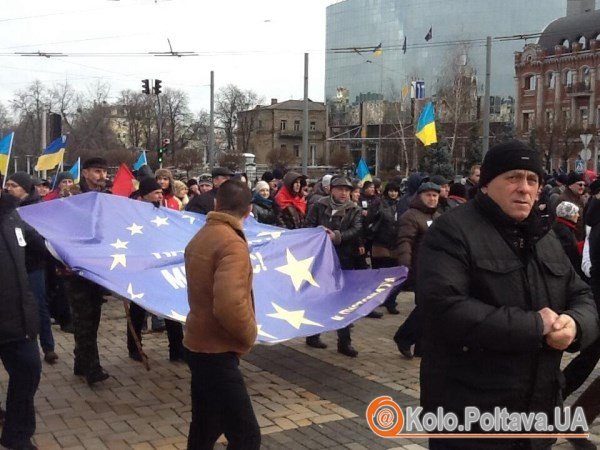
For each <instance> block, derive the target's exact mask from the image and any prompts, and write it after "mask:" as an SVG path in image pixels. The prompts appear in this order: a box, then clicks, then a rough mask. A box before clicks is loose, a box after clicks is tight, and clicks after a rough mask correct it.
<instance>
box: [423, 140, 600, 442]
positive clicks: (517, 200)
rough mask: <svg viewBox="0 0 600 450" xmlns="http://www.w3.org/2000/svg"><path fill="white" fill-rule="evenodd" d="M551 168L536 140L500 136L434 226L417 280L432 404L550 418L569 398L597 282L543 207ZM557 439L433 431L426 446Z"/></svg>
mask: <svg viewBox="0 0 600 450" xmlns="http://www.w3.org/2000/svg"><path fill="white" fill-rule="evenodd" d="M543 175H544V171H543V167H542V162H541V159H540V156H539V154H538V153H537V152H536V151H534V150H533V149H531V148H530V147H529V146H528V145H527V144H525V143H522V142H520V141H509V142H506V143H503V144H498V145H496V146H494V147H492V148H491V149H490V150H489V151H488V153H487V154H486V156H485V159H484V162H483V164H482V166H481V179H480V188H479V190H480V192H478V193H477V195H476V197H475V198H474V199H473V200H472V201H470V202H468V203H467V204H465V205H463V206H461V207H459V208H454V209H453V210H452V211H449V212H447V213H446V214H443V215H442V216H440V217H439V218H438V219H437V220H436V221H435V222H434V223H433V225H432V226H431V228H430V229H429V231H428V232H427V235H426V236H425V239H424V240H423V244H422V245H421V248H420V251H419V262H418V270H417V290H416V302H417V304H418V305H419V308H421V310H422V312H421V323H422V326H423V359H422V361H421V406H423V409H424V412H435V411H438V408H443V411H444V414H448V413H451V412H452V413H455V414H458V416H459V417H463V416H464V413H465V408H466V407H467V406H469V407H476V408H478V410H479V412H480V413H481V414H484V413H492V414H493V412H494V409H495V408H500V409H502V408H506V410H507V411H508V413H513V412H514V413H525V414H529V413H531V414H537V413H544V414H546V417H547V418H548V424H549V425H552V424H553V422H554V417H555V415H554V414H555V408H556V407H558V408H560V407H562V401H561V397H560V389H561V384H562V376H561V374H560V362H561V358H562V352H563V351H564V350H567V351H570V352H573V351H578V350H579V349H581V348H585V347H586V346H587V345H589V344H590V343H591V342H593V341H594V340H595V339H596V338H597V336H598V334H599V330H598V313H597V311H596V305H595V304H594V302H593V300H592V297H591V294H590V289H589V287H588V286H587V285H586V284H585V283H584V282H583V281H581V280H580V279H579V277H578V276H577V274H576V273H575V270H574V269H573V267H572V266H571V263H570V261H569V259H568V258H567V256H566V255H565V253H564V251H563V249H562V247H561V245H560V242H559V241H558V239H557V238H556V236H555V235H554V233H552V232H550V233H549V232H548V229H547V227H545V226H544V225H545V222H544V221H542V220H541V219H540V217H539V215H538V211H537V209H536V208H535V207H534V205H535V202H536V200H537V198H538V192H539V187H540V180H541V179H542V177H543ZM499 431H501V430H497V432H499ZM547 431H550V429H548V430H547ZM471 432H473V433H481V429H480V428H479V427H475V428H472V429H471ZM494 432H496V431H494ZM552 443H553V440H552V439H543V438H541V439H518V438H514V439H513V438H508V439H497V440H494V439H430V446H429V448H430V449H431V450H439V449H460V450H470V449H477V450H486V449H516V448H524V449H550V447H551V445H552Z"/></svg>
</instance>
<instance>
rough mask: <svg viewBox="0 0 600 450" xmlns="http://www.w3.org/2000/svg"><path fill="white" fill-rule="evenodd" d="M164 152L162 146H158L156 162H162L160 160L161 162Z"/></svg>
mask: <svg viewBox="0 0 600 450" xmlns="http://www.w3.org/2000/svg"><path fill="white" fill-rule="evenodd" d="M164 152H165V149H164V148H162V147H160V148H159V149H158V163H159V164H162V162H163V154H164Z"/></svg>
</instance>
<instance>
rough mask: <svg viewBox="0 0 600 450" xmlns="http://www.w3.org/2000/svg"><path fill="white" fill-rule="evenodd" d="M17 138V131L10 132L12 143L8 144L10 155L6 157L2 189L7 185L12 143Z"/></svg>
mask: <svg viewBox="0 0 600 450" xmlns="http://www.w3.org/2000/svg"><path fill="white" fill-rule="evenodd" d="M14 138H15V132H14V131H13V132H12V133H11V134H10V144H8V157H7V159H6V172H7V173H5V174H4V177H3V178H2V189H4V186H5V185H6V179H7V178H8V166H9V165H10V155H11V154H12V145H13V140H14Z"/></svg>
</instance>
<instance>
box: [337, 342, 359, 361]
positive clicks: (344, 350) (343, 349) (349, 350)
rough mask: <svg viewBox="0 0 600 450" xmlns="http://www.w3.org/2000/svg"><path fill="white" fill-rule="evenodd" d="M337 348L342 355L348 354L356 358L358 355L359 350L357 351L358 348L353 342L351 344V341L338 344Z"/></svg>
mask: <svg viewBox="0 0 600 450" xmlns="http://www.w3.org/2000/svg"><path fill="white" fill-rule="evenodd" d="M337 350H338V352H339V353H341V354H342V355H346V356H349V357H351V358H356V357H357V356H358V352H357V351H356V349H355V348H354V347H352V344H350V343H348V344H338V349H337Z"/></svg>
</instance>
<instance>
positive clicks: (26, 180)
mask: <svg viewBox="0 0 600 450" xmlns="http://www.w3.org/2000/svg"><path fill="white" fill-rule="evenodd" d="M8 181H14V182H15V183H17V184H18V185H19V186H21V187H22V188H23V190H24V191H25V192H27V193H29V192H31V189H32V188H33V180H32V179H31V176H30V175H29V174H28V173H27V172H15V173H13V174H12V175H11V176H10V177H8Z"/></svg>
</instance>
